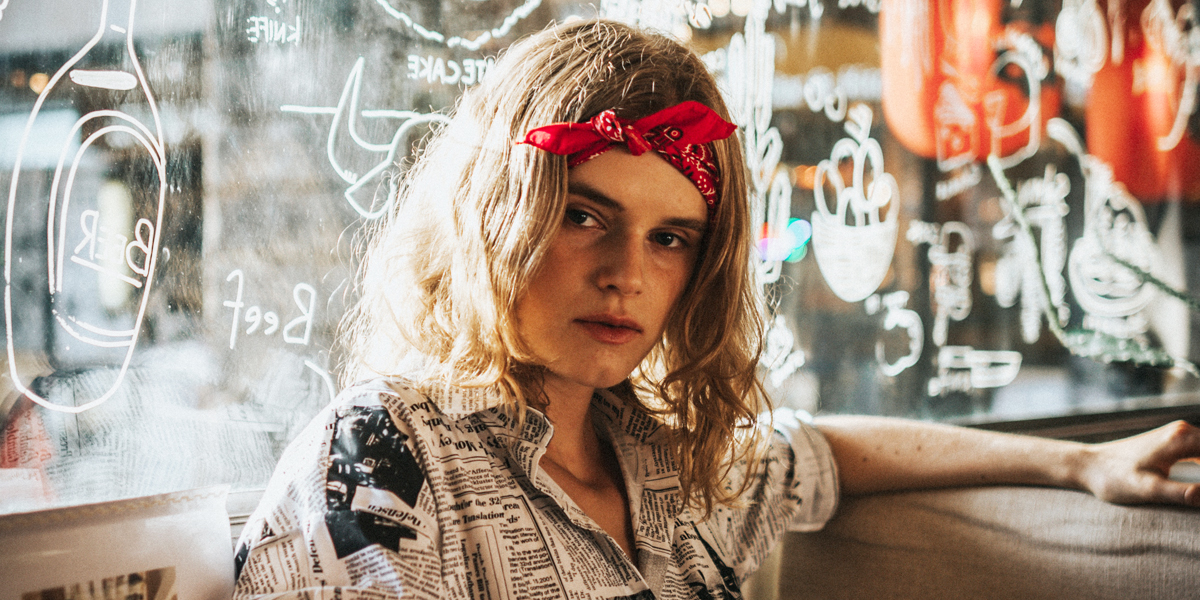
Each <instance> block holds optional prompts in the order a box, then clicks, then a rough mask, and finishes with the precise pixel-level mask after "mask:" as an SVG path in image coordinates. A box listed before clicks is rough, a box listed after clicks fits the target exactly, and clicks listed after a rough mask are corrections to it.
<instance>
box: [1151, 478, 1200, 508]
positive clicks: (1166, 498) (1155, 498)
mask: <svg viewBox="0 0 1200 600" xmlns="http://www.w3.org/2000/svg"><path fill="white" fill-rule="evenodd" d="M1149 501H1150V502H1159V503H1162V504H1179V505H1183V506H1200V484H1196V483H1182V482H1179V481H1171V480H1169V479H1167V480H1162V481H1161V482H1159V484H1158V485H1155V486H1154V487H1153V489H1152V491H1151V492H1150V498H1149Z"/></svg>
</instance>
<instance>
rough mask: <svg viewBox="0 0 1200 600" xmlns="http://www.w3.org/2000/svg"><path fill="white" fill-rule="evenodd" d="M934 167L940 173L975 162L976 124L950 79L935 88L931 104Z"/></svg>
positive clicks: (973, 116) (976, 144) (973, 114)
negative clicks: (934, 148)
mask: <svg viewBox="0 0 1200 600" xmlns="http://www.w3.org/2000/svg"><path fill="white" fill-rule="evenodd" d="M933 119H934V123H935V127H934V141H935V145H936V146H937V166H938V169H940V170H941V171H942V172H943V173H945V172H947V171H952V170H954V169H957V168H959V167H962V166H965V165H968V164H971V163H973V162H975V157H976V156H978V155H979V123H978V119H977V118H976V116H975V111H973V110H971V107H969V106H967V103H966V101H965V100H963V97H962V94H961V93H959V91H958V88H957V87H955V85H954V84H952V83H950V82H946V83H943V84H942V86H941V87H940V88H938V99H937V104H935V105H934V109H933Z"/></svg>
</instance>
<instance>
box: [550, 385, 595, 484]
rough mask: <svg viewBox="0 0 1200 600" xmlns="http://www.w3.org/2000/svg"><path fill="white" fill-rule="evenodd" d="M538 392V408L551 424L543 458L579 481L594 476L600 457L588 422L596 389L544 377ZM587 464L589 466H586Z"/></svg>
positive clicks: (590, 418)
mask: <svg viewBox="0 0 1200 600" xmlns="http://www.w3.org/2000/svg"><path fill="white" fill-rule="evenodd" d="M542 392H543V394H544V396H543V398H544V400H545V401H546V405H545V407H544V408H543V409H542V410H543V412H544V413H545V415H546V418H547V419H548V420H549V421H550V422H551V423H552V424H553V425H554V437H553V438H552V439H551V440H550V445H549V446H548V447H547V448H546V457H547V458H549V459H550V460H552V461H554V463H556V464H557V465H559V466H560V468H563V469H565V470H567V471H568V472H570V473H571V474H572V475H575V476H576V477H577V478H579V479H580V480H581V481H587V480H589V479H591V477H588V475H592V476H593V477H595V475H596V474H595V473H594V472H592V473H589V471H594V469H595V468H596V467H597V465H596V462H597V461H596V458H597V457H598V456H600V438H599V436H597V434H596V429H595V427H594V426H593V425H592V410H591V407H592V395H593V394H595V392H596V390H594V389H592V388H589V387H585V386H580V385H577V384H574V383H571V382H564V381H561V380H558V379H555V378H553V377H547V378H546V380H545V381H544V382H543V386H542ZM589 467H590V468H589Z"/></svg>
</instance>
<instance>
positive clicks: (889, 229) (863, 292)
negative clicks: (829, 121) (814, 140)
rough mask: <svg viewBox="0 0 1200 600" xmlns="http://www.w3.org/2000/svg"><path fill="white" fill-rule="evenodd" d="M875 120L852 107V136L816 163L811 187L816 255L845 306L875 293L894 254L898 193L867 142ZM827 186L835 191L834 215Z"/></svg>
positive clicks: (878, 152)
mask: <svg viewBox="0 0 1200 600" xmlns="http://www.w3.org/2000/svg"><path fill="white" fill-rule="evenodd" d="M872 117H873V115H872V112H871V108H870V107H869V106H867V105H865V104H855V105H854V106H853V107H851V108H850V110H849V114H848V116H847V118H846V122H845V124H844V127H845V130H846V133H847V134H849V136H850V137H846V138H842V139H840V140H838V141H837V143H835V144H834V145H833V150H832V151H831V152H830V155H829V158H828V159H825V160H822V161H821V162H820V163H818V164H817V173H816V181H815V185H814V186H813V195H814V196H815V200H816V205H817V210H816V211H814V212H813V213H812V219H811V220H812V227H813V239H812V244H813V254H814V255H816V258H817V266H818V267H819V268H820V270H821V274H822V275H823V276H824V277H825V281H826V283H828V284H829V287H830V289H831V290H833V293H835V294H837V296H838V297H839V298H841V299H842V300H845V301H846V302H857V301H859V300H862V299H864V298H866V297H867V296H870V295H871V294H873V293H875V290H876V289H878V287H879V284H880V283H882V282H883V279H884V277H885V276H886V275H887V271H888V267H889V266H890V265H891V263H892V253H893V252H894V251H895V249H896V234H897V225H896V224H897V221H898V216H899V208H900V188H899V186H898V185H897V184H896V179H895V178H894V177H892V175H891V174H890V173H886V172H884V169H883V149H882V148H881V147H880V146H879V141H878V140H876V139H874V138H871V137H869V136H870V133H871V121H872ZM847 161H848V162H850V165H849V166H850V171H851V172H852V173H853V179H852V180H851V182H850V184H849V185H847V184H846V182H845V180H844V179H843V177H842V164H843V163H844V162H847ZM868 165H869V166H870V168H869V169H868ZM827 186H828V187H830V188H832V191H833V202H834V205H833V209H832V210H831V209H830V206H829V202H828V200H827V199H826V192H825V188H826V187H827ZM884 208H886V209H887V212H886V213H885V212H884V211H883V209H884Z"/></svg>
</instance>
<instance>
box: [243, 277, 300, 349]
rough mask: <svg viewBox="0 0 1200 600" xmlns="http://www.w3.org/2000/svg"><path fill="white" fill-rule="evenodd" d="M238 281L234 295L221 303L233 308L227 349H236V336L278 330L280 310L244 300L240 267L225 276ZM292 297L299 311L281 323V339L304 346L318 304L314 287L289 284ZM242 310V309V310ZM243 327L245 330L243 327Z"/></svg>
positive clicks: (268, 335) (244, 284)
mask: <svg viewBox="0 0 1200 600" xmlns="http://www.w3.org/2000/svg"><path fill="white" fill-rule="evenodd" d="M234 280H236V281H237V288H236V291H235V292H234V295H233V298H232V299H230V300H225V301H223V302H222V303H221V305H222V306H224V307H225V308H231V309H233V315H232V318H231V320H230V327H229V349H230V350H234V349H236V348H237V340H238V336H239V335H254V334H258V335H262V336H265V337H270V336H272V335H274V334H275V333H276V332H277V331H280V325H281V324H282V321H281V320H280V316H279V313H277V312H275V311H273V310H264V309H263V308H262V307H260V306H259V305H257V304H254V305H247V303H246V300H245V298H246V274H245V273H243V272H242V270H241V269H234V270H233V271H230V272H229V275H228V276H227V277H226V278H225V281H226V282H230V281H234ZM292 300H293V301H294V302H295V303H296V308H298V309H299V311H300V314H299V316H296V317H294V318H292V319H291V320H289V321H288V322H287V324H286V325H283V331H282V338H283V341H284V342H285V343H288V344H296V345H300V346H307V345H309V342H310V341H311V340H312V326H313V318H314V316H315V313H316V307H317V304H316V302H317V290H316V288H314V287H313V286H311V285H309V284H307V283H297V284H296V285H295V286H293V287H292ZM243 309H245V312H243ZM243 328H244V329H243Z"/></svg>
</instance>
